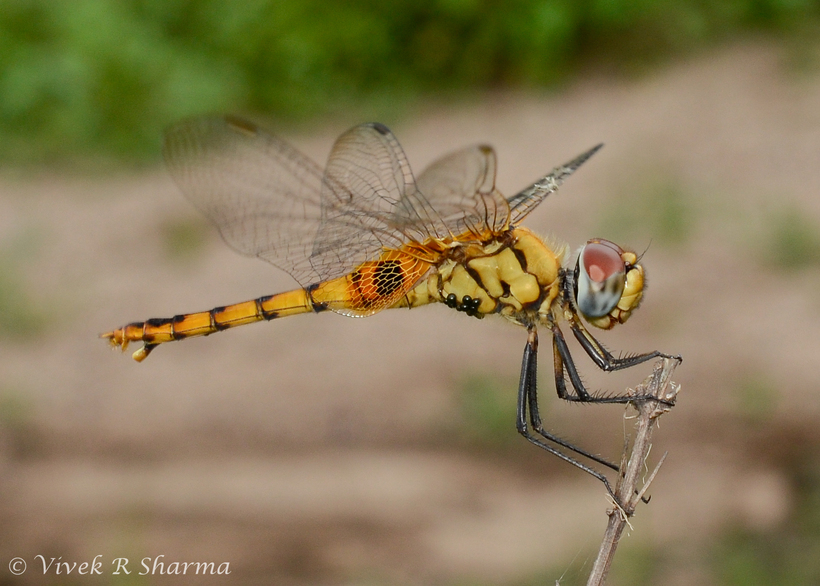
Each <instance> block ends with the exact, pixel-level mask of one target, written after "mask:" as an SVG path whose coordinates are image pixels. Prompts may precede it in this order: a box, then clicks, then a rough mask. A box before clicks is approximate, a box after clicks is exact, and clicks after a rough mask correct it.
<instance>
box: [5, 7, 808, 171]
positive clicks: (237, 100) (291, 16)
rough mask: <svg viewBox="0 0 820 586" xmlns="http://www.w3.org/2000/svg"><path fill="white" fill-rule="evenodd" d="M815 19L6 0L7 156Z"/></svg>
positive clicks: (107, 151) (775, 14)
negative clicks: (202, 116) (201, 118)
mask: <svg viewBox="0 0 820 586" xmlns="http://www.w3.org/2000/svg"><path fill="white" fill-rule="evenodd" d="M818 14H820V8H818V5H817V3H816V2H813V1H810V0H729V1H718V2H708V1H703V0H667V1H663V0H580V1H575V0H434V1H430V2H419V1H418V0H362V1H359V2H353V1H347V2H345V1H332V0H302V1H298V2H294V1H279V2H276V1H271V0H244V1H243V2H224V1H222V0H218V1H217V0H70V1H69V0H0V160H5V161H13V162H16V163H40V162H49V161H54V160H61V159H64V158H66V157H72V156H76V155H78V154H79V155H81V156H87V155H92V156H101V155H104V156H106V157H110V158H113V159H115V160H116V159H128V160H134V159H139V158H142V157H149V156H155V154H156V152H157V146H156V145H157V142H158V140H159V139H158V137H159V136H160V134H161V129H162V128H163V127H164V126H165V125H167V124H168V123H169V122H171V121H173V120H176V119H179V118H181V117H184V116H187V115H192V114H197V113H202V112H210V111H221V110H228V111H233V112H253V113H260V114H264V115H267V116H272V117H275V118H277V119H280V120H283V121H300V120H305V119H307V118H309V117H313V116H317V115H325V116H327V115H333V114H334V113H335V112H340V111H342V110H343V109H346V108H350V107H356V105H358V107H362V104H364V105H365V106H366V105H367V104H373V103H380V104H382V106H384V105H385V104H387V105H388V107H394V106H396V105H397V104H401V103H408V102H412V100H413V99H414V98H417V97H418V96H424V95H430V93H438V94H440V93H441V92H448V93H453V92H455V93H463V92H472V91H481V90H487V89H495V88H515V87H544V86H552V85H555V84H557V83H560V82H561V81H562V80H565V79H567V78H568V77H569V76H571V75H573V73H574V72H577V71H579V70H583V68H584V67H589V66H593V67H599V68H602V69H607V70H610V69H612V70H616V71H619V70H623V69H624V68H625V67H630V66H632V65H634V64H636V63H645V62H647V61H653V60H656V59H658V57H662V56H665V55H670V54H677V53H680V52H681V51H689V50H691V49H692V48H695V47H699V46H703V45H705V44H708V43H711V42H715V41H717V40H719V39H721V38H724V37H726V36H727V35H732V34H736V33H737V32H743V31H749V30H755V29H765V30H769V31H780V32H787V33H788V32H791V31H794V30H795V29H801V28H805V27H806V26H807V23H814V22H817V17H818Z"/></svg>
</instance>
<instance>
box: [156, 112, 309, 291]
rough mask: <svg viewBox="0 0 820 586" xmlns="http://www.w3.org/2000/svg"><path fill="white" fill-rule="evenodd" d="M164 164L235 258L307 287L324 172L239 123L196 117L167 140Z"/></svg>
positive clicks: (254, 128)
mask: <svg viewBox="0 0 820 586" xmlns="http://www.w3.org/2000/svg"><path fill="white" fill-rule="evenodd" d="M163 154H164V156H165V161H166V162H167V164H168V168H169V169H170V172H171V175H172V176H173V178H174V180H175V181H176V183H177V184H178V185H179V187H180V189H181V190H182V192H183V193H184V194H185V196H186V197H187V198H188V199H189V200H190V201H191V202H192V203H193V204H194V206H196V207H197V208H198V209H199V210H200V211H202V212H203V213H204V214H205V215H206V216H207V217H208V218H209V219H210V220H211V221H212V222H213V223H214V224H215V225H216V227H217V229H218V230H219V233H220V234H221V235H222V238H223V239H224V240H225V242H226V243H227V244H228V245H229V246H230V247H231V248H233V249H235V250H236V251H238V252H240V253H241V254H245V255H248V256H256V257H259V258H261V259H263V260H266V261H268V262H270V263H272V264H274V265H276V266H277V267H279V268H281V269H283V270H285V271H287V272H288V273H290V274H291V275H292V276H293V277H294V278H295V279H296V280H297V281H298V282H299V283H300V284H301V285H303V286H305V285H307V284H309V283H311V282H314V281H316V280H317V279H316V277H317V275H316V273H315V271H314V270H313V267H312V266H311V264H310V262H309V260H308V256H309V255H310V253H311V249H312V246H313V242H314V240H315V238H316V233H317V231H318V228H319V225H320V221H321V205H320V190H321V185H322V172H321V169H320V168H319V167H318V166H317V165H316V164H315V163H313V161H311V160H310V159H308V158H307V157H305V156H304V155H302V154H301V153H299V152H298V151H296V150H295V149H293V148H292V147H291V146H289V145H288V144H286V143H285V142H283V141H281V140H279V139H278V138H276V137H274V136H271V135H270V134H267V133H266V132H264V131H263V130H261V129H260V128H258V127H257V126H256V125H254V124H252V123H249V122H246V121H244V120H240V119H238V118H233V117H212V118H198V119H193V120H189V121H185V122H182V123H180V124H179V125H177V126H174V127H172V128H171V129H170V130H169V131H168V132H167V133H166V135H165V143H164V147H163Z"/></svg>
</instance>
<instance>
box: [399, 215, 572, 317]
mask: <svg viewBox="0 0 820 586" xmlns="http://www.w3.org/2000/svg"><path fill="white" fill-rule="evenodd" d="M448 252H449V253H448V254H447V255H446V256H445V258H444V259H443V260H442V262H440V263H439V264H437V265H436V266H435V267H434V268H433V269H432V270H431V272H430V274H429V275H428V276H427V278H426V279H424V280H423V281H422V282H421V283H419V285H417V286H416V287H415V289H414V290H413V291H411V292H410V293H409V294H408V302H409V303H408V304H409V305H411V306H413V305H420V304H422V303H424V302H430V301H439V302H442V303H445V304H447V305H448V306H450V307H453V308H455V309H458V310H460V311H464V312H465V313H468V314H470V315H474V316H476V317H483V316H485V315H488V314H499V315H501V316H503V317H505V318H507V319H509V320H511V321H513V322H515V323H519V324H527V323H535V322H537V321H541V319H539V317H538V315H539V314H542V317H543V316H546V314H548V313H549V312H550V311H551V309H552V306H553V304H554V303H555V300H556V299H557V298H558V296H559V294H560V279H559V275H560V273H561V270H562V269H561V267H562V266H563V263H564V261H565V259H566V256H567V246H566V245H564V244H555V243H549V244H547V243H545V242H544V241H543V240H542V239H541V238H539V237H537V236H536V235H534V234H533V233H532V232H531V231H529V230H528V229H526V228H513V229H511V230H507V231H505V232H503V233H502V234H500V235H499V236H498V237H497V238H495V239H493V240H492V241H490V242H485V243H480V244H478V243H471V244H465V245H464V246H460V247H456V248H453V249H452V250H450V251H448Z"/></svg>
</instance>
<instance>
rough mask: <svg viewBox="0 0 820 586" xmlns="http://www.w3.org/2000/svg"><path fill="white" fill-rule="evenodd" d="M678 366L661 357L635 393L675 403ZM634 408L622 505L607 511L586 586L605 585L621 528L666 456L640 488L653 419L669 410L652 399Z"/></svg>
mask: <svg viewBox="0 0 820 586" xmlns="http://www.w3.org/2000/svg"><path fill="white" fill-rule="evenodd" d="M678 364H680V361H679V360H678V359H676V358H664V359H663V360H662V361H659V362H658V363H657V364H656V365H655V369H654V371H653V372H652V374H651V375H650V376H649V377H648V378H647V379H646V380H645V381H644V382H643V383H641V384H640V385H638V387H637V388H636V389H635V390H634V394H635V395H640V396H647V395H649V396H653V397H657V398H659V399H663V400H665V401H667V402H674V401H675V398H676V397H677V394H678V391H679V390H680V385H677V384H675V383H673V382H672V373H673V372H674V371H675V368H676V367H677V366H678ZM634 407H635V408H636V409H637V411H638V417H637V421H636V423H635V427H636V432H635V440H634V443H633V445H632V453H631V454H630V456H629V461H628V462H627V463H626V466H624V465H623V462H622V465H621V474H620V475H619V477H618V483H617V484H616V486H615V496H616V497H617V499H618V502H619V503H621V506H618V505H617V504H615V506H613V508H612V509H611V510H609V511H608V512H607V514H608V515H609V523H608V524H607V528H606V532H605V533H604V539H603V541H602V542H601V548H600V550H599V551H598V558H597V559H596V560H595V564H594V565H593V566H592V573H591V574H590V576H589V580H588V581H587V586H602V585H603V584H604V580H605V579H606V576H607V574H608V573H609V568H610V566H611V565H612V560H613V558H614V556H615V550H616V548H617V547H618V542H619V541H620V539H621V534H622V533H623V530H624V528H625V527H626V526H627V525H628V524H629V518H630V517H632V515H634V514H635V507H637V505H638V503H639V502H640V501H641V498H642V497H643V495H644V493H645V492H646V490H647V488H649V485H650V484H651V482H652V480H653V479H654V478H655V475H656V474H657V473H658V469H659V468H660V466H661V464H663V460H664V459H665V458H666V454H664V455H663V457H662V458H661V461H660V462H659V463H658V465H657V466H656V467H655V470H654V471H653V472H652V474H651V475H650V476H649V478H648V479H647V481H646V482H645V483H644V485H643V486H642V487H640V488H639V487H638V479H639V477H640V476H641V472H642V471H643V469H644V465H645V464H644V463H645V461H646V458H647V456H648V455H649V449H650V448H651V447H652V430H653V428H654V427H655V426H654V423H655V420H656V419H657V418H658V417H660V416H661V415H663V414H664V413H665V412H667V411H669V409H670V407H669V406H668V405H666V404H664V403H659V402H656V401H653V400H651V399H647V400H642V401H640V402H639V403H634ZM624 460H626V450H624Z"/></svg>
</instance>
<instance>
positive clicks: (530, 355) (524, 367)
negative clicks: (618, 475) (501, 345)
mask: <svg viewBox="0 0 820 586" xmlns="http://www.w3.org/2000/svg"><path fill="white" fill-rule="evenodd" d="M537 364H538V334H537V333H536V330H535V328H534V327H530V328H529V329H528V332H527V345H526V346H525V347H524V357H523V359H522V362H521V380H520V381H519V383H518V410H517V414H516V428H517V429H518V433H520V434H521V435H523V436H524V437H525V438H527V440H528V441H530V442H531V443H533V444H535V445H536V446H538V447H539V448H541V449H544V450H546V451H547V452H549V453H550V454H553V455H555V456H557V457H559V458H561V459H562V460H564V461H565V462H569V463H570V464H572V465H573V466H575V467H577V468H579V469H581V470H583V471H584V472H586V473H587V474H590V475H591V476H594V477H595V478H597V479H598V480H600V481H601V482H602V483H603V484H604V486H605V487H606V489H607V491H608V492H609V493H610V494H611V495H612V496H613V498H614V492H613V490H612V487H611V486H610V484H609V480H608V479H607V477H606V476H604V475H603V474H601V473H600V472H598V471H597V470H595V469H594V468H591V467H590V466H587V465H586V464H583V463H581V462H579V461H578V460H576V459H575V458H573V457H572V456H569V455H567V454H565V453H564V452H562V451H561V450H559V449H558V448H556V447H554V446H552V445H550V444H549V443H547V442H552V443H553V444H556V445H558V446H562V447H564V448H566V449H568V450H571V451H573V452H575V453H576V454H579V455H581V456H584V457H585V458H589V459H591V460H593V461H595V462H598V463H599V464H603V465H605V466H608V467H610V468H612V469H614V470H618V467H617V466H615V465H613V464H610V463H609V462H607V461H606V460H604V459H602V458H600V457H598V456H595V455H594V454H590V453H589V452H587V451H586V450H582V449H581V448H578V447H576V446H573V445H572V444H570V443H569V442H567V441H564V440H562V439H561V438H559V437H557V436H555V435H553V434H551V433H548V432H547V431H545V430H544V429H543V427H542V425H541V417H540V415H539V413H538V399H537V394H536V387H537ZM527 411H529V414H530V424H531V425H532V431H535V432H536V433H537V434H538V436H540V437H538V436H536V435H534V434H533V433H532V431H531V430H530V428H529V426H528V425H527ZM544 440H546V441H544Z"/></svg>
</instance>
